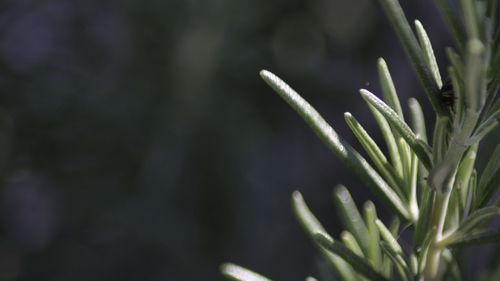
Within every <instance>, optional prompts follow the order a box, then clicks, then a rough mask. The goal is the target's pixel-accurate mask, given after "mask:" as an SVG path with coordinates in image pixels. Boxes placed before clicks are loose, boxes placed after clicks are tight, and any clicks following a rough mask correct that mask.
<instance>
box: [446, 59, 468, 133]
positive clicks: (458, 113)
mask: <svg viewBox="0 0 500 281" xmlns="http://www.w3.org/2000/svg"><path fill="white" fill-rule="evenodd" d="M448 73H449V75H450V80H451V85H452V88H453V94H454V96H455V101H454V102H453V109H454V111H455V114H454V118H453V126H454V127H455V128H459V127H460V126H461V125H462V122H463V119H464V117H465V116H464V105H465V98H464V94H463V90H462V88H463V87H462V86H461V84H460V83H463V81H459V78H458V74H457V73H458V70H456V69H455V68H453V67H449V68H448Z"/></svg>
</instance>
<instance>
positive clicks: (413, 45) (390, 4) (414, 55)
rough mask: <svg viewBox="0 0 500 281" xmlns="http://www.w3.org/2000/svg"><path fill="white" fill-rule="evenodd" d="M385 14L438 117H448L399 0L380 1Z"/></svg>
mask: <svg viewBox="0 0 500 281" xmlns="http://www.w3.org/2000/svg"><path fill="white" fill-rule="evenodd" d="M380 3H381V4H382V7H383V8H384V11H385V14H386V15H387V17H388V18H389V21H390V22H391V25H392V27H393V28H394V30H395V31H396V34H397V36H398V38H399V41H401V44H402V45H403V47H404V49H405V51H406V54H407V55H408V57H409V58H410V61H411V63H412V65H413V69H415V71H416V72H417V75H418V78H419V79H420V82H421V84H422V86H423V87H424V90H425V92H426V94H427V97H428V98H429V100H430V102H431V104H432V107H433V108H434V110H435V111H436V113H437V114H438V115H448V113H447V112H446V111H445V110H444V108H443V107H442V106H441V104H440V102H439V90H440V89H439V87H438V86H437V83H436V81H435V80H434V78H433V75H432V71H431V70H430V69H429V67H428V64H427V63H426V61H425V56H424V54H423V52H422V49H421V48H420V46H419V44H418V42H417V39H416V38H415V35H414V34H413V32H412V30H411V27H410V25H409V24H408V20H407V19H406V17H405V15H404V13H403V10H402V9H401V6H400V5H399V2H398V1H397V0H380Z"/></svg>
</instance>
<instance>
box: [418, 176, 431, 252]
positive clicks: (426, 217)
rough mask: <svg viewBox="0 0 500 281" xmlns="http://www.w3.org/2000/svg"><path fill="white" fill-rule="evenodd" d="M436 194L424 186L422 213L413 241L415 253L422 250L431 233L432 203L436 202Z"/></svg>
mask: <svg viewBox="0 0 500 281" xmlns="http://www.w3.org/2000/svg"><path fill="white" fill-rule="evenodd" d="M434 194H435V192H434V191H433V190H432V189H431V188H430V187H428V186H426V185H424V184H423V188H422V198H421V199H420V205H419V206H420V213H419V214H418V221H417V225H416V227H415V238H414V241H413V251H416V250H417V249H418V248H422V245H423V243H424V240H425V237H426V235H427V234H428V233H429V228H430V220H431V212H432V202H433V201H434Z"/></svg>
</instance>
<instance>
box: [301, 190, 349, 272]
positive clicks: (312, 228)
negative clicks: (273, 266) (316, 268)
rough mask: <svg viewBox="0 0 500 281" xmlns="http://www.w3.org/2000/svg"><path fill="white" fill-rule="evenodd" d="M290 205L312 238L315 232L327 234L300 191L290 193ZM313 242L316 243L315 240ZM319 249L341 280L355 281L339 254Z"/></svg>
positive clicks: (347, 265)
mask: <svg viewBox="0 0 500 281" xmlns="http://www.w3.org/2000/svg"><path fill="white" fill-rule="evenodd" d="M292 207H293V211H294V213H295V215H296V217H297V219H298V220H299V222H300V224H301V225H302V227H303V228H304V230H305V231H306V232H307V234H308V235H309V236H310V237H311V238H313V239H314V234H315V233H322V234H324V235H328V234H327V233H326V230H325V228H324V227H323V226H322V225H321V223H320V222H319V221H318V219H317V218H316V217H315V216H314V214H313V213H312V212H311V210H310V209H309V207H308V206H307V204H306V202H305V201H304V198H303V197H302V194H300V192H298V191H295V192H293V194H292ZM315 244H316V245H318V243H317V241H316V240H315ZM318 247H319V249H320V250H321V251H322V252H323V254H324V255H325V257H326V258H327V259H328V261H329V262H330V263H331V264H332V265H333V267H334V268H335V270H336V271H337V273H338V274H339V275H340V276H341V277H342V279H343V280H346V281H356V280H357V276H356V273H355V272H354V270H353V269H352V267H351V266H350V265H349V264H348V263H346V262H345V261H344V260H343V259H342V258H341V257H340V256H338V255H336V254H335V253H331V252H329V251H327V250H325V249H324V248H323V247H321V246H320V245H318Z"/></svg>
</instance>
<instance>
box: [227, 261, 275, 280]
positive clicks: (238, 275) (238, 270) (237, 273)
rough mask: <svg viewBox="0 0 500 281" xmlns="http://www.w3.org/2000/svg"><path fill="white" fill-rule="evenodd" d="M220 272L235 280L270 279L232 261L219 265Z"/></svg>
mask: <svg viewBox="0 0 500 281" xmlns="http://www.w3.org/2000/svg"><path fill="white" fill-rule="evenodd" d="M221 272H222V274H223V275H224V276H226V277H228V279H231V280H235V281H271V279H267V278H266V277H264V276H262V275H260V274H257V273H255V272H253V271H251V270H248V269H246V268H244V267H241V266H239V265H235V264H232V263H225V264H223V265H222V266H221Z"/></svg>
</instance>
